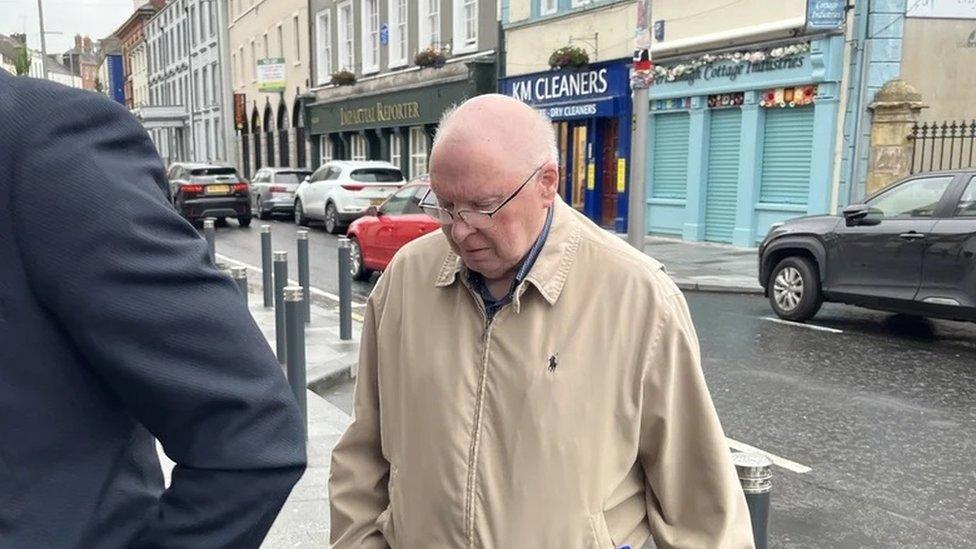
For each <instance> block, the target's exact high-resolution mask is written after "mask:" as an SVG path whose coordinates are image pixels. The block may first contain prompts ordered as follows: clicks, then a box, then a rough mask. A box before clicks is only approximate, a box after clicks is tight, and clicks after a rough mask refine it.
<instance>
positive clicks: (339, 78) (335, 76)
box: [330, 70, 356, 86]
mask: <svg viewBox="0 0 976 549" xmlns="http://www.w3.org/2000/svg"><path fill="white" fill-rule="evenodd" d="M330 83H331V84H334V85H336V86H352V85H353V84H355V83H356V75H355V74H353V73H352V72H351V71H347V70H341V71H338V72H334V73H332V80H331V81H330Z"/></svg>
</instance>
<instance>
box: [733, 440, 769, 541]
mask: <svg viewBox="0 0 976 549" xmlns="http://www.w3.org/2000/svg"><path fill="white" fill-rule="evenodd" d="M732 463H734V464H735V470H736V472H737V473H738V475H739V482H740V483H741V484H742V491H743V492H745V495H746V504H748V505H749V516H750V517H751V518H752V535H753V537H754V538H755V540H756V549H766V546H767V542H768V539H767V538H768V537H769V535H768V531H767V528H768V526H769V494H770V491H772V488H773V484H772V477H773V462H772V460H770V459H769V458H768V457H766V456H764V455H762V454H747V453H741V452H735V453H733V454H732Z"/></svg>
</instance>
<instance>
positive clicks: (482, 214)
mask: <svg viewBox="0 0 976 549" xmlns="http://www.w3.org/2000/svg"><path fill="white" fill-rule="evenodd" d="M545 165H546V164H545V163H542V164H540V165H539V167H538V168H536V169H535V170H533V171H532V173H531V174H530V175H529V177H528V178H526V180H525V181H523V182H522V184H521V185H519V186H518V188H517V189H515V192H513V193H512V194H510V195H509V196H508V198H506V199H505V200H503V201H502V203H501V204H499V205H498V206H496V207H495V208H494V209H493V210H491V211H485V210H458V211H456V212H454V211H451V210H450V209H448V208H445V207H443V206H441V205H440V202H439V201H438V199H437V195H435V194H434V192H433V190H432V189H427V192H426V193H425V194H424V197H423V198H422V199H421V200H420V209H421V210H423V211H424V213H426V214H427V215H429V216H431V217H433V218H434V219H436V220H437V221H439V222H440V223H441V225H452V224H453V223H454V221H455V219H458V218H460V219H461V221H463V222H465V223H466V224H468V225H469V226H470V227H471V228H473V229H487V228H490V227H491V226H492V223H493V218H494V216H495V214H497V213H498V210H501V209H502V208H503V207H505V205H506V204H508V203H509V202H511V201H512V200H514V199H515V197H516V196H518V194H519V193H520V192H522V189H524V188H525V186H526V185H528V184H529V183H530V182H531V181H532V178H534V177H535V175H536V174H537V173H539V170H541V169H542V167H543V166H545Z"/></svg>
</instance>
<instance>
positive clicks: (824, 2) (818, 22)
mask: <svg viewBox="0 0 976 549" xmlns="http://www.w3.org/2000/svg"><path fill="white" fill-rule="evenodd" d="M846 6H847V1H846V0H807V28H808V29H811V30H832V29H838V28H840V27H841V26H842V25H843V24H844V15H845V9H846Z"/></svg>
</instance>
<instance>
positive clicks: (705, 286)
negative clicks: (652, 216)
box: [644, 236, 762, 293]
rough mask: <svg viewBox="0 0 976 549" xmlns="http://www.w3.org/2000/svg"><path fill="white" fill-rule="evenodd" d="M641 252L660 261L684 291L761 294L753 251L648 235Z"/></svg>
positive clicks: (755, 256) (757, 267)
mask: <svg viewBox="0 0 976 549" xmlns="http://www.w3.org/2000/svg"><path fill="white" fill-rule="evenodd" d="M644 242H645V245H644V253H646V254H647V255H649V256H651V257H653V258H654V259H656V260H658V261H660V262H661V263H663V264H664V266H665V267H667V270H668V273H669V274H670V275H671V277H672V278H673V279H674V281H675V283H676V284H677V285H678V286H679V287H680V288H681V289H683V290H697V291H704V292H731V293H762V287H761V286H759V281H758V278H759V265H758V259H757V255H756V249H755V248H738V247H735V246H729V245H725V244H712V243H710V242H688V241H685V240H679V239H676V238H667V237H661V236H648V237H646V238H645V241H644Z"/></svg>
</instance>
